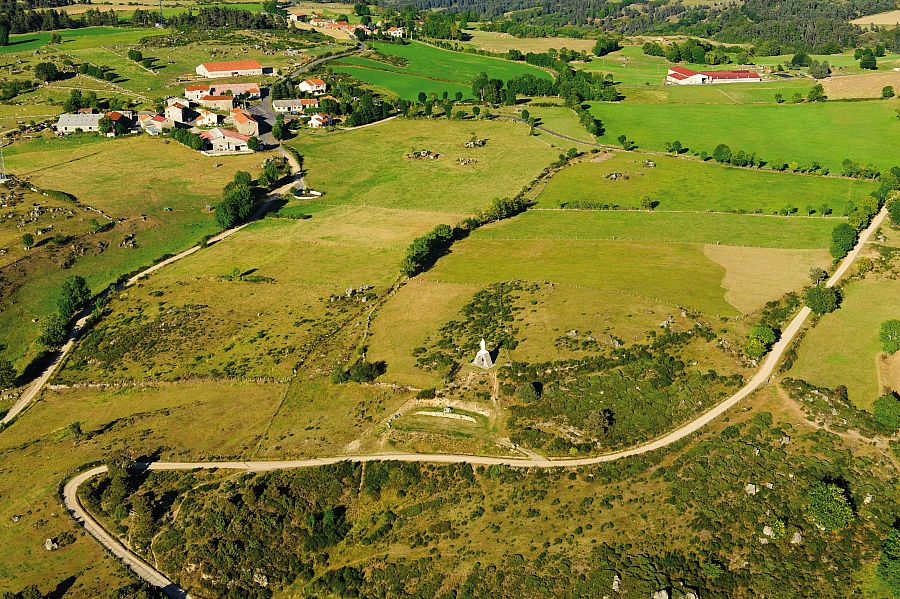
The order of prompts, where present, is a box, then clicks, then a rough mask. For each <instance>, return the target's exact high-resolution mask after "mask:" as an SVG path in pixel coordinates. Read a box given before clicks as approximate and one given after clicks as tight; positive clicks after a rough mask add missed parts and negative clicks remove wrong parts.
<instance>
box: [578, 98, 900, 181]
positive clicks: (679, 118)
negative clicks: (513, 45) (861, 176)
mask: <svg viewBox="0 0 900 599" xmlns="http://www.w3.org/2000/svg"><path fill="white" fill-rule="evenodd" d="M895 109H896V102H852V103H850V102H824V103H815V104H785V105H758V104H742V105H693V104H672V105H661V104H629V103H628V102H624V103H621V104H607V103H594V104H593V106H592V108H591V111H592V112H593V113H594V114H595V115H596V116H597V118H599V119H600V120H602V121H603V125H604V126H605V128H606V134H605V135H604V137H603V138H601V141H605V142H607V143H615V141H614V140H616V139H617V138H618V136H619V135H626V136H627V137H628V139H630V140H634V142H635V143H637V144H638V146H639V147H641V148H645V149H649V150H664V149H665V144H666V143H667V142H671V141H674V140H678V141H680V142H681V143H682V144H683V145H684V146H685V147H687V148H689V149H690V151H691V152H694V153H699V152H701V151H705V152H707V153H712V151H713V150H714V149H715V147H716V146H717V145H719V144H721V143H724V144H728V145H729V146H730V147H731V149H732V150H733V151H738V150H743V151H745V152H753V153H756V154H757V155H758V156H759V157H761V158H762V159H764V160H767V161H769V162H775V161H780V162H786V163H790V162H794V161H796V162H799V163H800V164H802V165H810V164H811V163H812V162H814V161H817V162H819V163H820V164H822V165H823V166H825V167H827V168H829V169H831V170H832V171H836V172H840V168H841V162H842V161H843V160H844V159H846V158H850V159H851V160H854V161H856V162H861V163H865V164H873V165H875V166H878V167H880V168H882V169H885V168H890V167H892V166H895V165H896V164H897V162H898V160H897V158H896V157H895V156H894V155H892V154H890V153H886V152H885V151H884V148H886V147H894V146H898V144H900V120H898V119H897V118H896V114H895ZM860 131H877V132H878V134H877V135H860V134H859V132H860Z"/></svg>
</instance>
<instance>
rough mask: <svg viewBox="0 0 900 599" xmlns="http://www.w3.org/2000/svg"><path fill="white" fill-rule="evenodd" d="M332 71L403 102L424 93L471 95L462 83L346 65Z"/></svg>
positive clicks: (335, 66) (335, 67) (466, 86)
mask: <svg viewBox="0 0 900 599" xmlns="http://www.w3.org/2000/svg"><path fill="white" fill-rule="evenodd" d="M373 62H374V61H373ZM332 70H333V71H334V72H335V73H345V74H347V75H350V76H351V77H353V78H354V79H358V80H359V81H363V82H365V83H367V84H368V85H370V86H372V88H374V89H375V90H376V91H378V92H381V93H383V94H386V95H391V96H397V97H398V98H403V99H404V100H415V99H416V98H417V97H418V95H419V92H425V93H426V94H428V95H431V94H436V95H437V96H438V97H440V96H442V95H443V94H444V92H447V95H448V96H450V97H451V98H452V97H454V96H455V95H456V92H458V91H459V92H462V93H463V96H465V97H469V96H471V95H472V89H471V86H469V85H465V84H463V83H452V82H448V81H435V80H434V79H428V78H426V77H419V76H417V75H405V74H403V73H395V72H393V71H383V70H380V69H371V68H366V67H362V66H354V65H347V64H336V65H334V66H333V67H332Z"/></svg>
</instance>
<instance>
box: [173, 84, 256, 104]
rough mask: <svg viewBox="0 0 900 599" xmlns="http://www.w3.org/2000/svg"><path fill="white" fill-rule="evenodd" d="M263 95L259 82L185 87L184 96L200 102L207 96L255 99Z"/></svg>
mask: <svg viewBox="0 0 900 599" xmlns="http://www.w3.org/2000/svg"><path fill="white" fill-rule="evenodd" d="M261 95H262V94H261V93H260V89H259V84H258V83H214V84H212V85H189V86H187V87H186V88H184V96H185V97H186V98H187V99H188V100H191V101H192V102H199V101H200V99H201V98H203V97H205V96H235V97H237V96H243V97H246V98H249V99H254V98H259V97H260V96H261Z"/></svg>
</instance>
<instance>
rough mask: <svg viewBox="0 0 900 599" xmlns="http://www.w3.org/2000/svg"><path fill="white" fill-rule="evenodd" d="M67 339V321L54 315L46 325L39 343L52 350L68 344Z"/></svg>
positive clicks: (48, 319)
mask: <svg viewBox="0 0 900 599" xmlns="http://www.w3.org/2000/svg"><path fill="white" fill-rule="evenodd" d="M67 337H68V331H67V330H66V321H64V320H63V319H62V318H60V317H59V315H58V314H53V315H51V316H49V317H48V318H47V321H46V322H45V323H44V329H43V331H42V332H41V336H40V337H38V343H40V344H41V345H44V346H46V347H48V348H50V349H56V348H58V347H61V346H62V345H63V343H65V342H66V338H67Z"/></svg>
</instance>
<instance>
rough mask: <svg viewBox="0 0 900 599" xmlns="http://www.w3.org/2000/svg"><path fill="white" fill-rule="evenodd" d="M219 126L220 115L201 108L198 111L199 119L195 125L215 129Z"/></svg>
mask: <svg viewBox="0 0 900 599" xmlns="http://www.w3.org/2000/svg"><path fill="white" fill-rule="evenodd" d="M218 124H219V115H217V114H216V113H215V112H210V111H208V110H205V109H203V108H201V109H200V110H198V111H197V119H196V120H195V121H194V125H195V126H197V127H215V126H216V125H218Z"/></svg>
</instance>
